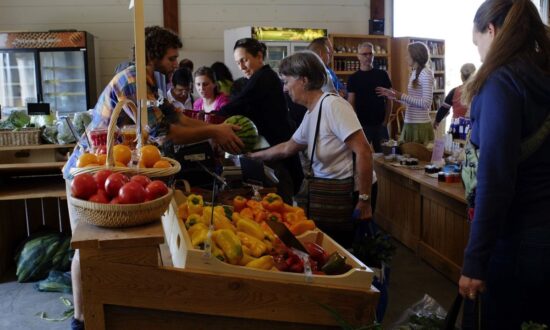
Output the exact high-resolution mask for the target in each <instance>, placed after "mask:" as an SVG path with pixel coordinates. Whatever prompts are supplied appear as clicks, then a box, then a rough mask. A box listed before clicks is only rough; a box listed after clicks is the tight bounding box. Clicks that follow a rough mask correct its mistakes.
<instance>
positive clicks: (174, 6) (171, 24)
mask: <svg viewBox="0 0 550 330" xmlns="http://www.w3.org/2000/svg"><path fill="white" fill-rule="evenodd" d="M162 13H163V18H164V27H165V28H167V29H170V30H172V31H174V32H176V34H179V8H178V0H162Z"/></svg>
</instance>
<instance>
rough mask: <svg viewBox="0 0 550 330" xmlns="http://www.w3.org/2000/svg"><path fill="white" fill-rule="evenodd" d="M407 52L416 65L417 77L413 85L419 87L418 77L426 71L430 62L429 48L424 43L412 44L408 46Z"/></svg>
mask: <svg viewBox="0 0 550 330" xmlns="http://www.w3.org/2000/svg"><path fill="white" fill-rule="evenodd" d="M407 51H408V52H409V55H410V56H411V59H412V60H413V62H414V63H416V72H415V74H416V75H415V77H414V80H413V81H412V84H413V86H414V87H417V86H418V76H420V72H422V69H424V68H425V67H426V64H428V61H429V60H430V53H429V52H428V46H426V44H425V43H423V42H413V43H410V44H409V46H407Z"/></svg>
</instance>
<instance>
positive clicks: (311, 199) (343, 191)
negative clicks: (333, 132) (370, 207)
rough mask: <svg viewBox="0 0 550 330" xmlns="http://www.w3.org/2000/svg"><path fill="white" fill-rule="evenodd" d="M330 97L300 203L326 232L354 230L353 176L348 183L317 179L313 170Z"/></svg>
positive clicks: (298, 201)
mask: <svg viewBox="0 0 550 330" xmlns="http://www.w3.org/2000/svg"><path fill="white" fill-rule="evenodd" d="M327 96H328V95H327ZM327 96H325V97H324V98H323V99H322V100H321V104H320V106H319V115H318V117H317V124H316V128H315V137H314V139H313V148H312V150H311V157H310V163H309V173H308V175H307V176H306V178H305V179H304V181H303V184H302V188H301V189H300V192H299V193H298V196H297V198H296V201H297V203H298V205H299V206H300V207H302V208H304V210H305V211H306V214H307V216H308V218H309V219H313V220H314V221H315V223H316V224H317V226H318V227H319V228H321V229H322V230H325V231H330V230H332V229H336V230H347V229H349V230H352V229H353V221H352V214H353V210H354V208H355V205H354V204H353V191H354V179H353V175H352V176H351V177H349V178H345V179H324V178H316V177H315V176H314V173H313V168H312V167H313V156H314V155H315V148H316V146H317V137H318V135H319V127H320V123H321V112H322V109H323V101H324V100H325V98H326V97H327ZM342 143H344V142H342ZM354 169H355V164H354Z"/></svg>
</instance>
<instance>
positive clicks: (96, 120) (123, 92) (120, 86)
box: [63, 65, 177, 178]
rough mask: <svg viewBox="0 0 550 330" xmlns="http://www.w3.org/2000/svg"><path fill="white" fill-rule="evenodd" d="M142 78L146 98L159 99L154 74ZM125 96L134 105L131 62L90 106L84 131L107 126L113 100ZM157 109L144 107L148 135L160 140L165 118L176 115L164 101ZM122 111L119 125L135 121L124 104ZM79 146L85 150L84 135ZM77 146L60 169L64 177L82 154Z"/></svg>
mask: <svg viewBox="0 0 550 330" xmlns="http://www.w3.org/2000/svg"><path fill="white" fill-rule="evenodd" d="M146 80H147V100H148V101H153V102H154V103H155V104H156V101H157V100H159V90H158V88H157V84H156V83H155V77H154V76H150V75H147V77H146ZM126 99H130V100H132V101H133V102H134V103H136V104H137V101H136V99H137V86H136V68H135V66H133V65H132V66H129V67H127V68H126V69H124V70H123V71H121V72H119V73H117V74H116V75H115V76H114V77H113V79H111V81H110V82H109V84H108V85H107V86H106V87H105V89H104V90H103V92H102V93H101V95H100V96H99V99H98V100H97V103H96V105H95V107H94V109H93V113H92V122H91V124H90V125H89V126H88V128H87V131H90V130H93V129H96V128H107V127H108V126H109V122H110V121H111V116H112V114H113V110H114V108H115V107H116V105H117V103H118V102H119V101H122V100H126ZM161 108H162V109H161ZM161 108H159V107H157V106H148V108H147V119H148V128H149V135H150V138H153V139H155V138H157V139H161V138H163V137H164V136H166V135H167V134H168V125H167V124H166V121H165V120H166V119H168V121H169V122H172V121H174V120H175V117H176V114H177V112H176V111H175V109H174V108H173V107H172V106H171V105H170V104H169V103H168V102H165V104H164V105H163V106H161ZM123 110H124V111H121V112H120V115H119V117H118V120H117V126H119V127H122V126H123V125H126V124H134V122H135V120H134V115H133V113H132V111H131V110H130V109H129V108H127V107H124V108H123ZM79 145H80V146H81V147H83V148H84V149H86V148H87V147H88V142H87V140H86V138H84V137H82V138H81V139H80V141H79ZM80 146H77V147H76V148H75V150H74V152H73V153H72V154H71V157H70V158H69V160H68V161H67V164H66V165H65V167H64V169H63V174H64V177H65V178H70V175H69V169H71V168H72V167H75V166H76V161H77V160H78V157H80V155H81V154H82V149H83V148H81V147H80Z"/></svg>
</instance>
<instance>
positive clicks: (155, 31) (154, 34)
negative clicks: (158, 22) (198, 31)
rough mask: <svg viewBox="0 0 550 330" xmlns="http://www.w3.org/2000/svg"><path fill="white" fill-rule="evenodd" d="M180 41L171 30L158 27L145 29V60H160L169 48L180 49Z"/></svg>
mask: <svg viewBox="0 0 550 330" xmlns="http://www.w3.org/2000/svg"><path fill="white" fill-rule="evenodd" d="M181 47H182V43H181V39H180V37H178V35H177V34H176V33H174V32H172V31H171V30H168V29H165V28H163V27H160V26H148V27H146V28H145V52H146V54H147V57H146V58H147V60H160V59H162V58H163V57H164V55H166V51H168V49H170V48H175V49H180V48H181Z"/></svg>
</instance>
